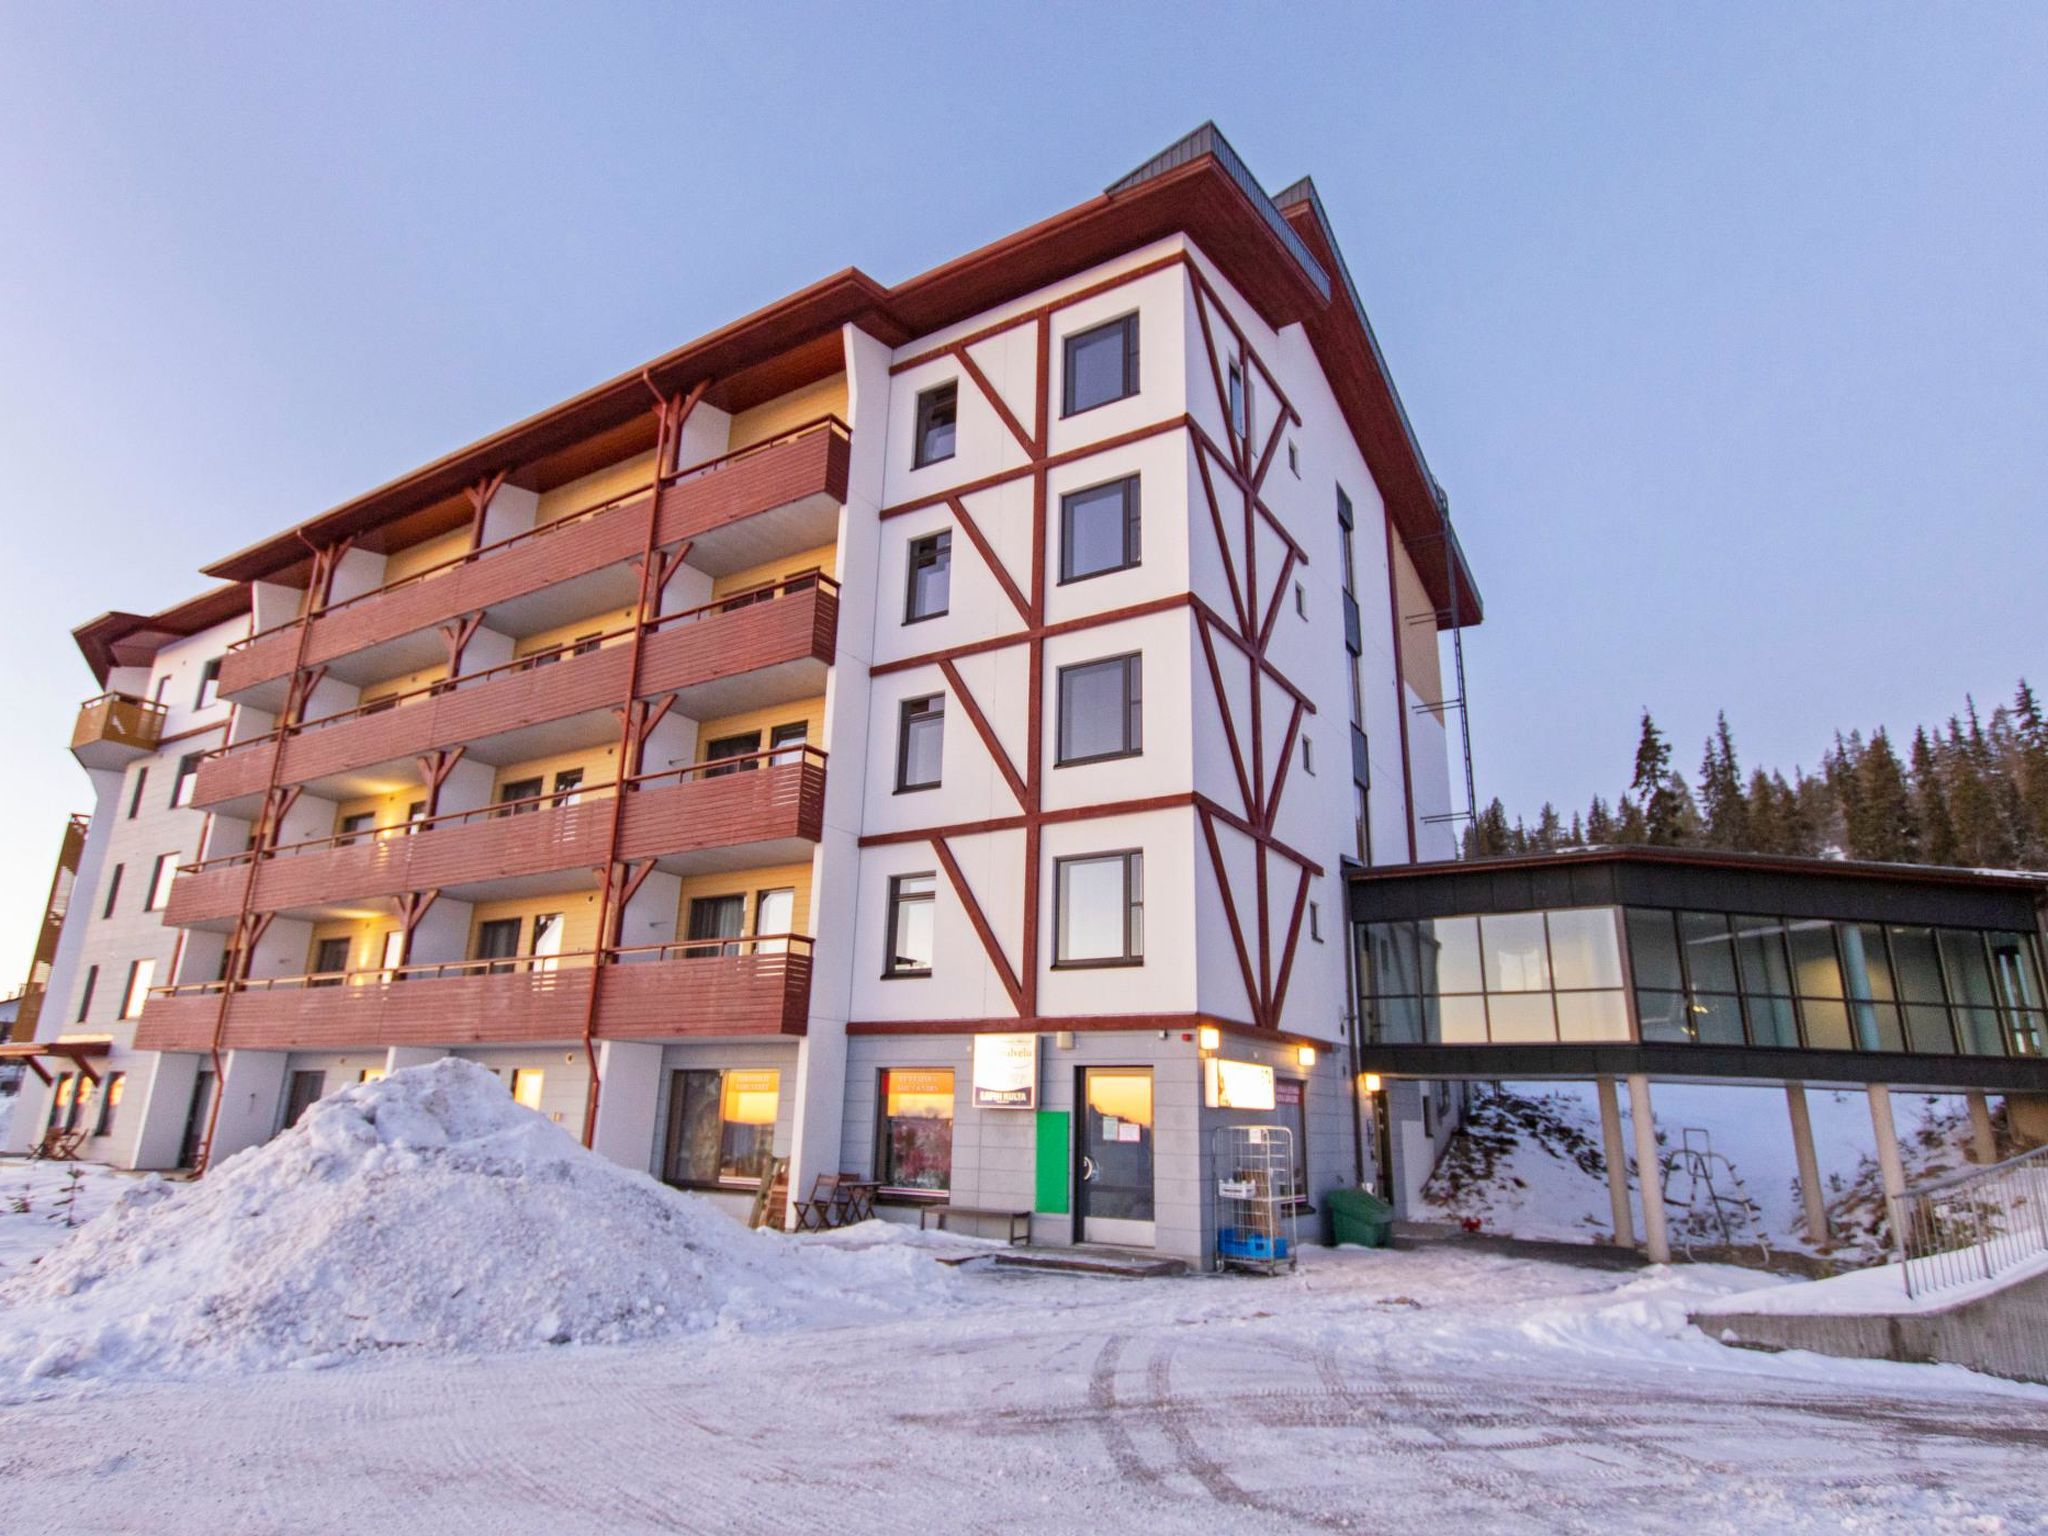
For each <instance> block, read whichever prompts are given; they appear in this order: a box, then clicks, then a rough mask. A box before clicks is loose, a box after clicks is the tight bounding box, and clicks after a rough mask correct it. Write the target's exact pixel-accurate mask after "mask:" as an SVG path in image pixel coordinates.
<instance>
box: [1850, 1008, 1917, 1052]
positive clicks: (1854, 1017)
mask: <svg viewBox="0 0 2048 1536" xmlns="http://www.w3.org/2000/svg"><path fill="white" fill-rule="evenodd" d="M1849 1020H1850V1023H1851V1024H1852V1025H1853V1026H1854V1027H1855V1031H1856V1049H1857V1050H1859V1051H1903V1050H1904V1049H1905V1048H1906V1027H1905V1024H1904V1023H1903V1022H1902V1021H1901V1020H1900V1018H1899V1005H1898V1004H1897V1003H1877V1002H1866V1001H1864V1000H1862V999H1852V1000H1851V1001H1850V1003H1849Z"/></svg>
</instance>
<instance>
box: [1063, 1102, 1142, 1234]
mask: <svg viewBox="0 0 2048 1536" xmlns="http://www.w3.org/2000/svg"><path fill="white" fill-rule="evenodd" d="M1081 1099H1082V1103H1083V1104H1084V1105H1085V1112H1084V1113H1083V1114H1082V1116H1081V1126H1080V1133H1081V1178H1080V1188H1079V1198H1078V1201H1077V1209H1078V1213H1079V1215H1080V1218H1081V1241H1082V1242H1084V1243H1115V1244H1118V1245H1120V1246H1123V1247H1130V1248H1150V1247H1151V1246H1152V1243H1153V1225H1152V1219H1153V1218H1152V1069H1151V1068H1150V1067H1086V1068H1083V1069H1082V1073H1081Z"/></svg>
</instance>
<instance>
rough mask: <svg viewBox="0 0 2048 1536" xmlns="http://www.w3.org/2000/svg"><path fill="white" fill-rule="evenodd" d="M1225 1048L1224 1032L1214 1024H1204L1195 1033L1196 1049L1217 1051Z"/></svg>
mask: <svg viewBox="0 0 2048 1536" xmlns="http://www.w3.org/2000/svg"><path fill="white" fill-rule="evenodd" d="M1222 1048H1223V1031H1222V1030H1220V1029H1218V1028H1217V1027H1216V1026H1215V1025H1214V1024H1204V1025H1202V1026H1201V1027H1200V1028H1199V1029H1197V1030H1196V1031H1195V1049H1196V1050H1199V1051H1217V1050H1221V1049H1222Z"/></svg>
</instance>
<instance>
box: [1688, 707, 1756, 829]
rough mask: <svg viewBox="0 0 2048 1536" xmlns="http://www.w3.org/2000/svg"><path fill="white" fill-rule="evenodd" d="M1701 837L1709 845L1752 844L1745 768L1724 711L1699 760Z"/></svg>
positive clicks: (1716, 720) (1717, 718) (1717, 720)
mask: <svg viewBox="0 0 2048 1536" xmlns="http://www.w3.org/2000/svg"><path fill="white" fill-rule="evenodd" d="M1699 812H1700V819H1701V827H1700V839H1701V841H1702V842H1704V843H1705V844H1706V846H1708V847H1709V848H1732V849H1743V848H1748V847H1749V846H1750V831H1749V802H1748V801H1747V800H1746V799H1745V798H1744V796H1743V793H1742V772H1741V770H1740V769H1739V768H1737V767H1736V765H1735V742H1734V739H1733V737H1731V736H1730V735H1729V732H1728V716H1727V713H1726V712H1725V711H1724V712H1722V713H1721V714H1719V715H1717V716H1716V717H1715V721H1714V734H1713V735H1712V736H1710V737H1708V738H1707V750H1706V755H1705V756H1704V757H1703V758H1701V760H1700V798H1699Z"/></svg>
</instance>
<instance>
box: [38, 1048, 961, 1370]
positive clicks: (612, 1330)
mask: <svg viewBox="0 0 2048 1536" xmlns="http://www.w3.org/2000/svg"><path fill="white" fill-rule="evenodd" d="M955 1283H956V1282H955V1277H954V1276H953V1275H952V1274H951V1273H950V1272H949V1271H946V1270H944V1269H942V1268H941V1267H940V1266H937V1265H935V1264H933V1263H932V1262H931V1261H930V1260H929V1259H928V1258H925V1257H921V1256H919V1255H917V1254H916V1253H914V1252H912V1251H910V1250H908V1249H907V1248H903V1247H897V1246H890V1247H882V1248H877V1249H873V1250H870V1251H863V1252H849V1251H843V1250H836V1249H830V1248H822V1247H813V1246H809V1245H806V1244H804V1243H801V1242H798V1241H795V1240H792V1239H790V1238H788V1237H785V1236H783V1235H781V1234H778V1233H770V1232H755V1231H749V1230H748V1229H747V1228H746V1227H744V1226H742V1225H741V1224H739V1223H738V1222H736V1221H734V1220H733V1219H732V1218H731V1217H730V1216H728V1215H726V1214H725V1213H724V1212H723V1211H721V1210H719V1209H718V1208H717V1207H716V1206H714V1205H713V1204H712V1203H711V1202H710V1201H708V1200H706V1199H704V1198H703V1197H701V1196H693V1195H687V1194H683V1193H681V1192H679V1191H676V1190H672V1189H669V1188H667V1187H666V1186H664V1185H662V1184H659V1183H657V1182H656V1181H655V1180H653V1179H651V1178H649V1177H648V1176H647V1175H645V1174H642V1173H636V1172H632V1171H630V1170H627V1169H624V1168H620V1167H618V1166H617V1165H615V1164H613V1163H610V1162H607V1161H606V1160H605V1159H603V1158H601V1157H598V1156H596V1155H594V1154H593V1153H591V1152H588V1151H586V1150H585V1149H584V1148H583V1147H582V1146H580V1145H579V1144H578V1143H576V1142H575V1141H574V1140H572V1139H571V1138H570V1137H569V1136H568V1135H567V1134H566V1133H564V1132H563V1131H562V1130H561V1128H560V1127H558V1126H556V1125H554V1124H552V1123H551V1122H549V1121H548V1120H546V1119H544V1118H542V1117H541V1116H540V1115H537V1114H535V1113H533V1112H532V1111H531V1110H528V1109H525V1108H523V1107H522V1106H520V1105H518V1104H515V1103H514V1102H513V1101H512V1099H511V1097H510V1096H509V1095H508V1094H507V1093H506V1091H505V1089H504V1088H503V1087H502V1086H501V1085H500V1083H499V1082H498V1080H497V1079H496V1078H495V1077H493V1076H492V1075H491V1074H490V1073H489V1072H486V1071H485V1070H484V1069H483V1068H481V1067H479V1066H477V1065H475V1064H474V1063H472V1062H466V1061H459V1060H455V1059H453V1058H450V1059H446V1060H442V1061H438V1062H435V1063H433V1064H431V1065H428V1066H421V1067H413V1068H409V1069H407V1070H405V1071H401V1072H394V1073H393V1074H391V1076H389V1077H387V1078H385V1079H383V1080H382V1081H381V1082H374V1083H364V1084H359V1085H357V1086H354V1087H350V1088H348V1089H345V1090H344V1091H342V1092H340V1093H337V1094H335V1095H333V1096H332V1097H329V1098H326V1099H323V1100H321V1101H320V1102H319V1103H318V1104H315V1105H314V1106H313V1107H312V1108H311V1109H309V1110H308V1111H307V1112H306V1114H305V1116H304V1118H302V1119H301V1120H300V1122H299V1123H298V1125H297V1126H295V1127H293V1128H292V1129H291V1130H288V1131H286V1132H284V1133H283V1134H282V1135H280V1136H278V1137H276V1138H275V1139H274V1140H272V1141H271V1142H269V1143H268V1144H267V1145H264V1146H261V1147H255V1148H251V1149H250V1150H248V1151H246V1152H243V1153H240V1154H238V1155H237V1156H234V1157H231V1158H228V1159H226V1160H224V1161H223V1162H222V1163H221V1164H220V1165H219V1166H218V1167H217V1168H215V1169H214V1170H213V1171H212V1172H210V1173H209V1174H208V1175H207V1176H206V1177H205V1178H204V1179H202V1180H199V1181H197V1182H196V1183H193V1184H189V1185H171V1184H167V1183H165V1182H164V1181H163V1180H161V1179H147V1180H143V1181H139V1182H138V1183H136V1184H135V1185H133V1186H132V1187H130V1188H129V1189H128V1190H127V1191H126V1192H125V1193H124V1194H123V1195H122V1197H121V1198H120V1199H119V1200H118V1201H117V1202H116V1203H115V1204H114V1206H113V1207H112V1208H110V1209H109V1210H107V1211H106V1212H104V1213H103V1214H102V1215H100V1216H99V1217H97V1218H96V1219H94V1220H93V1221H90V1222H88V1223H86V1224H85V1225H84V1226H82V1227H81V1228H80V1229H79V1230H78V1231H77V1232H76V1233H75V1234H73V1235H72V1237H71V1238H70V1239H69V1240H68V1241H66V1242H65V1243H64V1244H63V1245H62V1246H60V1247H58V1248H56V1249H55V1250H53V1251H52V1252H50V1253H49V1254H48V1255H46V1256H45V1257H44V1258H43V1259H42V1261H41V1262H40V1263H38V1264H37V1265H36V1266H35V1267H34V1268H33V1269H31V1270H30V1271H28V1272H27V1273H26V1274H22V1275H19V1276H16V1277H15V1278H14V1279H12V1280H10V1281H8V1282H7V1283H6V1284H4V1285H0V1382H4V1381H7V1380H10V1379H11V1380H14V1381H16V1382H33V1381H37V1380H43V1379H48V1378H52V1377H67V1376H68V1377H80V1376H84V1377H108V1376H128V1375H153V1374H168V1375H190V1374H202V1373H211V1372H216V1371H245V1370H264V1369H273V1368H276V1367H279V1366H284V1365H292V1364H324V1363H330V1362H333V1361H337V1360H341V1359H346V1358H348V1357H351V1356H357V1355H367V1354H373V1353H377V1352H381V1351H388V1350H431V1351H486V1350H506V1349H518V1348H522V1347H528V1346H534V1345H540V1344H568V1343H577V1344H592V1343H595V1344H613V1343H624V1342H630V1341H634V1340H641V1339H648V1338H655V1337H660V1336H663V1335H670V1334H681V1333H689V1332H694V1331H700V1330H705V1329H711V1328H725V1329H733V1328H751V1327H772V1326H778V1325H783V1324H788V1323H793V1322H798V1321H816V1320H819V1319H820V1318H821V1317H822V1318H824V1319H826V1320H830V1319H831V1318H832V1317H833V1316H835V1315H850V1316H873V1315H876V1314H878V1313H887V1312H891V1311H896V1310H901V1309H904V1308H905V1307H908V1306H912V1305H919V1304H925V1303H928V1302H929V1301H931V1300H933V1299H936V1298H940V1297H943V1296H944V1295H945V1294H947V1293H948V1292H949V1291H950V1289H951V1288H952V1286H953V1285H954V1284H955Z"/></svg>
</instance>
